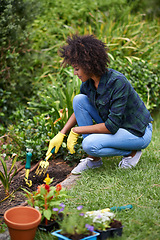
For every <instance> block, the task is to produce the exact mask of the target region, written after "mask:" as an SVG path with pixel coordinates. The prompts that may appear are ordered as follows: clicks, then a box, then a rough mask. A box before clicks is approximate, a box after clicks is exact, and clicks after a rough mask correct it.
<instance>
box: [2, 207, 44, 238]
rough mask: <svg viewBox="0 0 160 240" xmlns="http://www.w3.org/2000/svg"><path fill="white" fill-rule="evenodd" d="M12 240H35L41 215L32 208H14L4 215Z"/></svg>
mask: <svg viewBox="0 0 160 240" xmlns="http://www.w3.org/2000/svg"><path fill="white" fill-rule="evenodd" d="M4 220H5V223H6V224H7V227H8V229H9V234H10V237H11V240H20V239H21V240H33V239H34V237H35V234H36V230H37V227H38V225H39V223H40V222H41V213H40V212H39V211H38V210H37V209H35V208H32V207H22V206H18V207H13V208H10V209H8V210H7V211H6V212H5V213H4Z"/></svg>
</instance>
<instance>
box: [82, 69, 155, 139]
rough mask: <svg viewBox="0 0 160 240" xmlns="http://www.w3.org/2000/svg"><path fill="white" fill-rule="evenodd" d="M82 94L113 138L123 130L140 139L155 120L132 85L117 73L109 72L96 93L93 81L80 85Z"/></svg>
mask: <svg viewBox="0 0 160 240" xmlns="http://www.w3.org/2000/svg"><path fill="white" fill-rule="evenodd" d="M80 91H81V93H82V94H85V95H87V96H88V98H89V100H90V102H91V104H92V105H93V106H94V107H95V108H96V109H97V111H98V113H99V115H100V117H101V118H102V120H103V121H104V123H105V126H106V128H107V129H108V130H109V131H110V132H111V133H112V134H115V133H116V132H117V131H118V129H119V128H124V129H126V130H128V131H129V132H131V133H133V134H134V135H136V136H139V137H141V136H143V135H144V133H145V129H146V126H147V125H148V123H149V122H151V121H152V120H153V119H152V117H151V115H150V113H149V111H148V110H147V108H146V107H145V104H144V102H143V101H142V100H141V99H140V97H139V95H138V94H137V92H136V91H135V90H134V88H133V87H132V85H131V83H130V82H129V81H128V80H127V78H126V77H125V76H124V75H123V74H122V73H120V72H118V71H116V70H113V69H108V71H106V72H105V74H103V75H102V77H101V79H100V82H99V85H98V88H97V89H96V88H95V86H94V81H93V80H92V79H88V80H87V81H86V82H84V83H82V84H81V88H80Z"/></svg>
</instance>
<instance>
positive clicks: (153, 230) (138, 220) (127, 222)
mask: <svg viewBox="0 0 160 240" xmlns="http://www.w3.org/2000/svg"><path fill="white" fill-rule="evenodd" d="M153 118H154V123H153V137H152V141H151V143H150V145H149V146H148V147H147V148H146V149H145V150H143V154H142V157H141V160H140V162H139V163H138V165H137V166H136V167H135V168H134V169H119V168H118V162H119V161H120V160H121V157H112V158H104V159H103V167H101V168H99V169H94V170H88V171H86V172H84V173H83V174H82V177H81V178H80V179H79V180H78V182H77V184H76V185H75V186H74V187H73V188H72V189H71V190H69V195H71V196H73V198H71V199H69V200H68V202H67V204H68V205H69V206H70V207H76V206H78V205H80V204H81V205H83V206H85V207H86V208H87V209H88V210H97V209H103V208H107V207H112V206H123V205H126V204H132V205H133V208H132V209H130V210H123V211H121V212H117V213H116V219H117V220H120V221H122V224H123V225H124V229H123V234H122V237H121V238H120V239H121V240H126V239H127V240H134V239H137V240H140V239H143V240H144V239H145V240H150V239H152V240H159V239H160V181H159V176H160V161H159V160H160V136H159V134H160V121H159V119H160V112H159V113H155V114H154V116H153ZM38 239H46V240H49V239H53V237H52V236H50V234H44V233H42V232H39V231H37V234H36V240H38ZM114 239H115V240H116V239H119V237H115V238H114Z"/></svg>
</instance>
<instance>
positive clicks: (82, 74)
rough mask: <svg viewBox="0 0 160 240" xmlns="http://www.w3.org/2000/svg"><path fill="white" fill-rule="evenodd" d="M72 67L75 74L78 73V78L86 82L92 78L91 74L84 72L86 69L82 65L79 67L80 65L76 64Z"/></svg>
mask: <svg viewBox="0 0 160 240" xmlns="http://www.w3.org/2000/svg"><path fill="white" fill-rule="evenodd" d="M72 67H73V69H74V75H77V76H78V78H79V79H81V81H82V82H86V81H87V80H88V79H89V78H90V76H89V75H87V74H86V73H85V72H84V70H83V69H82V68H81V67H79V66H78V65H74V66H72Z"/></svg>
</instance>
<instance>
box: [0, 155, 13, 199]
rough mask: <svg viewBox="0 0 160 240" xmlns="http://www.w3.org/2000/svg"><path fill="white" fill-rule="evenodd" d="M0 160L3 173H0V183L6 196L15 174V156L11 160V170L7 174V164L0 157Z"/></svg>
mask: <svg viewBox="0 0 160 240" xmlns="http://www.w3.org/2000/svg"><path fill="white" fill-rule="evenodd" d="M0 160H1V164H2V167H3V172H2V171H0V181H1V182H2V184H3V187H4V190H5V193H6V195H7V196H8V195H9V189H10V184H11V181H12V179H13V177H14V176H15V174H16V172H17V168H16V166H15V163H16V161H17V155H16V156H15V157H14V158H13V160H12V165H11V168H10V170H9V172H8V171H7V164H6V162H5V160H3V158H2V157H1V156H0ZM14 167H15V169H14ZM12 171H13V172H12Z"/></svg>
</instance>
